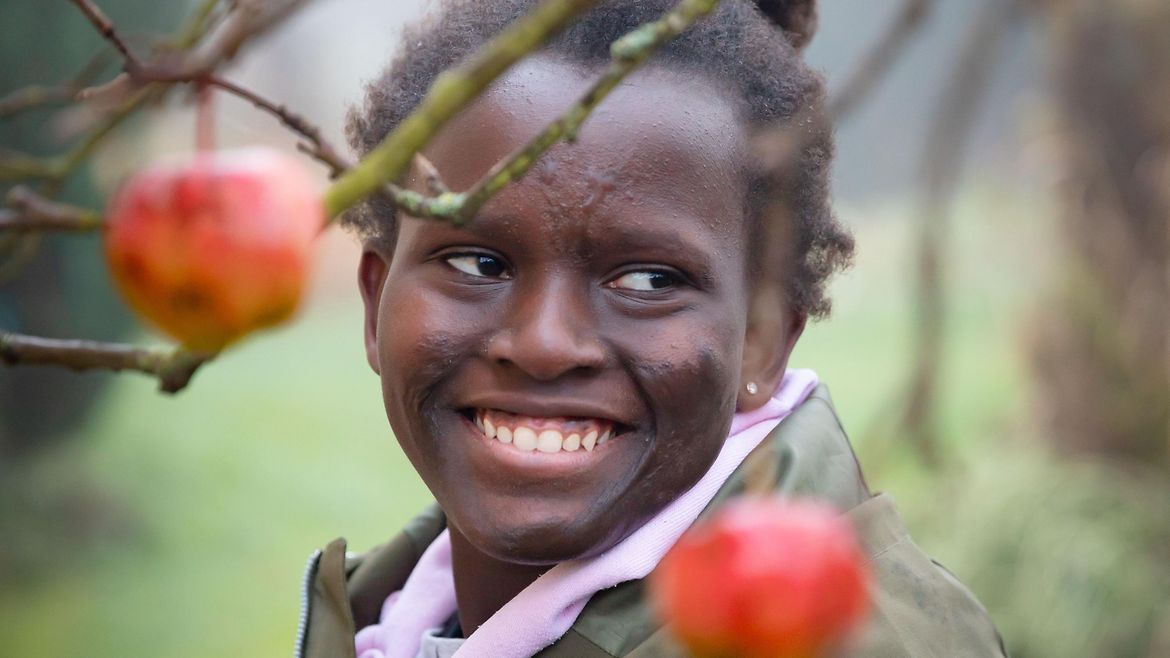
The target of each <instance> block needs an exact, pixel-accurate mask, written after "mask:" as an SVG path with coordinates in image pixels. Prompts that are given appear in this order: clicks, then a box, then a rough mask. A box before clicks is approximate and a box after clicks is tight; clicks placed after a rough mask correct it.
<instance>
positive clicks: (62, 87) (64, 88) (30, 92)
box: [0, 48, 113, 118]
mask: <svg viewBox="0 0 1170 658" xmlns="http://www.w3.org/2000/svg"><path fill="white" fill-rule="evenodd" d="M112 54H113V53H112V52H111V51H110V50H109V49H106V48H103V49H102V50H101V51H99V52H98V53H97V54H96V55H94V56H93V57H91V58H90V60H89V62H87V63H86V65H85V66H84V67H82V69H81V70H80V71H78V72H77V74H76V75H74V76H73V77H72V78H70V79H69V80H68V81H67V82H64V83H61V84H58V85H51V86H50V85H32V86H30V87H25V88H23V89H17V90H16V91H13V92H11V93H9V94H7V95H5V96H4V97H3V98H0V118H5V117H9V116H12V115H14V114H19V113H21V112H26V111H28V110H33V109H36V108H39V107H44V106H46V105H56V104H60V103H67V102H69V101H72V100H74V99H75V98H76V97H77V94H78V93H79V92H80V91H81V90H82V89H84V88H85V87H87V86H89V84H90V83H92V82H93V80H94V78H96V77H97V75H98V73H100V72H101V71H102V69H103V68H105V66H106V65H107V64H109V60H110V56H111V55H112Z"/></svg>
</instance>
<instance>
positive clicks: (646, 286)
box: [608, 270, 680, 292]
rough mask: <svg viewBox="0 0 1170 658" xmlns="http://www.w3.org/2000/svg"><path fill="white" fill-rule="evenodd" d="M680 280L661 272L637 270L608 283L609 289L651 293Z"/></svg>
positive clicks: (675, 283)
mask: <svg viewBox="0 0 1170 658" xmlns="http://www.w3.org/2000/svg"><path fill="white" fill-rule="evenodd" d="M679 282H680V278H679V277H678V276H677V275H675V274H671V273H670V272H664V271H662V270H639V271H637V272H628V273H626V274H623V275H621V276H619V277H618V278H616V279H614V280H613V281H610V282H609V284H608V285H609V287H610V288H620V289H622V290H635V291H638V292H653V291H655V290H662V289H664V288H670V287H673V286H676V285H678V284H679Z"/></svg>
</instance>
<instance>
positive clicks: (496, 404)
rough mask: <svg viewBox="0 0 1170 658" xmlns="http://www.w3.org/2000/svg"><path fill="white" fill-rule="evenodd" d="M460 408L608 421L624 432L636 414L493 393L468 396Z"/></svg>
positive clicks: (580, 403) (572, 401) (584, 403)
mask: <svg viewBox="0 0 1170 658" xmlns="http://www.w3.org/2000/svg"><path fill="white" fill-rule="evenodd" d="M459 407H460V408H462V409H471V410H475V409H496V410H499V411H504V412H507V413H510V414H514V415H517V416H530V417H534V418H595V419H597V420H602V421H608V422H610V423H612V424H613V425H614V426H616V427H618V428H622V430H623V431H624V430H628V429H630V428H631V427H633V426H634V425H635V424H636V417H635V414H632V413H628V412H625V411H619V410H616V409H614V407H613V406H611V405H607V404H599V403H595V402H589V401H587V400H584V399H580V398H576V399H557V398H547V397H533V396H528V395H514V394H508V393H500V392H493V393H489V394H484V395H472V396H469V397H468V398H467V399H465V400H462V401H461V402H460V404H459Z"/></svg>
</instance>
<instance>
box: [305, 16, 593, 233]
mask: <svg viewBox="0 0 1170 658" xmlns="http://www.w3.org/2000/svg"><path fill="white" fill-rule="evenodd" d="M596 3H597V0H545V1H544V2H543V3H541V5H540V6H539V7H537V8H536V9H535V10H534V11H533V12H531V13H530V14H528V15H527V16H525V17H524V18H522V19H520V20H519V21H517V22H515V23H513V24H512V25H510V26H509V27H508V28H507V29H506V30H504V32H503V33H501V34H500V35H498V36H496V37H495V38H494V39H492V40H491V41H489V42H488V43H487V44H486V45H485V46H484V47H482V48H481V49H480V50H479V51H478V52H476V53H475V54H474V55H472V56H471V58H470V59H468V60H467V61H465V62H464V63H463V64H460V65H459V66H458V67H456V68H454V69H452V70H449V71H446V72H444V73H442V74H441V75H439V77H438V78H437V79H436V80H435V82H434V84H433V85H431V89H430V91H428V92H427V95H426V96H425V97H424V98H423V100H422V101H421V102H420V103H419V105H418V107H417V108H416V109H415V111H414V112H413V113H411V115H410V116H408V117H407V118H406V119H405V120H404V121H402V123H400V124H399V125H398V127H397V128H395V129H394V131H392V132H391V133H390V134H389V135H387V136H386V138H385V139H384V140H382V143H381V144H379V145H378V146H376V147H375V148H374V149H373V150H372V151H370V152H369V153H368V154H367V155H366V157H365V158H364V159H363V160H362V162H361V163H359V164H358V165H357V166H355V167H354V168H352V169H350V170H349V171H348V172H346V173H345V174H344V175H343V176H341V177H340V178H339V179H337V181H336V182H334V183H333V185H332V186H331V187H330V188H329V189H328V190H327V191H326V193H325V207H326V210H327V211H328V212H329V215H330V217H337V216H338V215H339V214H341V212H343V211H345V210H346V209H348V208H350V207H352V206H353V205H354V204H356V203H357V202H359V201H361V200H362V199H364V198H365V197H366V196H368V195H370V194H371V193H373V192H375V191H376V190H378V189H380V188H382V187H383V186H384V184H386V183H389V182H393V181H396V180H398V178H399V177H400V176H401V175H402V174H403V172H404V171H405V170H406V168H407V166H409V164H410V162H411V161H412V159H413V158H414V155H415V153H418V152H419V151H420V150H422V148H423V147H424V146H426V144H427V142H429V141H430V139H431V137H433V136H434V135H435V133H436V132H438V131H439V129H440V128H441V127H442V126H443V125H445V124H446V123H447V121H449V120H450V119H451V118H452V117H453V116H455V114H457V113H458V112H459V111H460V110H461V109H463V108H464V107H466V106H467V105H468V104H469V103H470V102H471V101H472V100H474V99H475V98H476V97H478V96H479V95H480V94H481V93H482V92H483V90H484V89H486V88H487V87H488V85H490V84H491V83H492V81H494V80H495V79H496V78H497V77H499V76H500V75H501V74H502V73H503V72H504V71H506V70H508V68H509V67H511V66H512V64H514V63H516V61H517V60H519V59H521V58H522V57H524V56H525V55H527V54H528V53H530V52H532V51H533V50H535V49H536V48H538V47H539V46H540V45H542V44H543V43H544V42H545V41H547V40H548V39H549V38H550V37H551V36H552V35H553V34H556V33H557V32H559V31H560V30H561V29H563V28H564V27H565V26H566V25H568V24H569V22H570V21H572V20H573V19H574V18H575V17H576V16H577V15H579V14H581V13H582V12H584V11H585V10H587V9H589V8H590V7H592V6H593V5H594V4H596ZM408 196H409V195H408ZM417 196H418V198H419V199H422V197H421V195H417ZM438 198H440V199H441V198H443V197H442V196H440V197H438ZM416 200H417V199H416Z"/></svg>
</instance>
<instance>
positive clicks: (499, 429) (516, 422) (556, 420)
mask: <svg viewBox="0 0 1170 658" xmlns="http://www.w3.org/2000/svg"><path fill="white" fill-rule="evenodd" d="M467 413H468V416H469V420H471V421H472V422H473V423H474V424H475V426H476V427H477V428H478V429H479V431H480V432H481V433H482V434H483V435H484V436H485V437H486V438H488V439H489V440H492V441H498V442H499V443H501V444H504V445H508V446H510V447H511V448H512V449H514V450H517V451H519V452H534V451H535V452H542V453H547V454H552V453H558V452H577V451H578V450H581V451H585V452H592V451H594V450H595V449H597V448H598V447H600V446H602V445H605V443H607V442H608V441H610V440H612V439H613V438H614V437H615V436H618V435H620V434H622V433H623V432H624V429H623V428H622V427H621V426H619V425H618V424H616V423H614V422H613V421H611V420H606V419H603V418H570V417H564V416H553V417H542V416H525V415H522V414H515V413H510V412H507V411H501V410H499V409H483V408H476V409H469V410H467Z"/></svg>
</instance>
